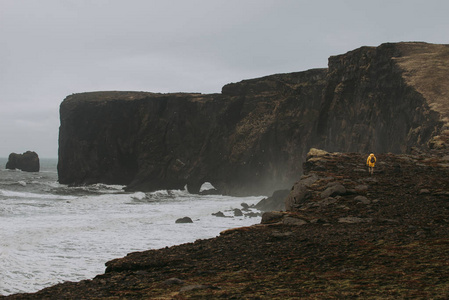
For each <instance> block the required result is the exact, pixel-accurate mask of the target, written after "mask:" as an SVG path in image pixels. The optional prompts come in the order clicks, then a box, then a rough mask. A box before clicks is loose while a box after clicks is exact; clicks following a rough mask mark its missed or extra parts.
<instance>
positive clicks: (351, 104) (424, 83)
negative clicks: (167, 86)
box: [58, 43, 449, 194]
mask: <svg viewBox="0 0 449 300" xmlns="http://www.w3.org/2000/svg"><path fill="white" fill-rule="evenodd" d="M448 56H449V46H447V45H432V44H425V43H397V44H383V45H381V46H379V47H362V48H360V49H356V50H354V51H351V52H348V53H346V54H343V55H339V56H334V57H331V58H329V67H328V69H315V70H309V71H305V72H298V73H290V74H277V75H271V76H267V77H263V78H257V79H251V80H244V81H242V82H239V83H233V84H228V85H225V86H224V87H223V89H222V92H221V93H220V94H209V95H203V94H183V93H177V94H155V93H144V92H95V93H83V94H74V95H71V96H68V97H67V98H66V99H65V100H64V101H63V102H62V104H61V107H60V117H61V127H60V137H59V164H58V173H59V181H60V182H61V183H67V184H89V183H95V182H104V183H111V184H124V185H128V188H129V189H139V190H144V191H149V190H156V189H179V188H183V187H184V186H185V185H187V186H188V188H189V190H190V191H192V192H197V191H198V190H199V188H200V186H201V184H202V183H204V182H207V181H208V182H211V183H212V184H213V185H214V186H215V187H216V188H217V189H218V190H219V191H220V192H222V193H228V194H271V192H272V191H274V190H277V189H283V188H288V187H290V186H291V185H292V184H293V182H295V181H296V180H297V179H298V178H299V177H300V175H301V173H302V163H303V161H304V159H305V156H306V154H307V152H308V150H309V149H310V148H311V147H318V148H322V149H325V150H328V151H352V152H395V153H407V152H409V151H410V149H411V148H412V147H416V148H421V149H428V148H429V147H430V148H432V147H433V148H435V147H438V148H442V147H445V146H446V143H447V134H448V131H447V122H448V120H449V118H448V116H449V101H448V98H447V96H448V93H447V92H448V89H449V88H448V87H449V85H448V83H449V65H448V61H449V60H448Z"/></svg>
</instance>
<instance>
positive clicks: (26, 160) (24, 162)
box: [5, 151, 40, 172]
mask: <svg viewBox="0 0 449 300" xmlns="http://www.w3.org/2000/svg"><path fill="white" fill-rule="evenodd" d="M5 168H6V169H10V170H14V169H18V170H22V171H25V172H39V169H40V164H39V156H38V155H37V153H36V152H34V151H27V152H25V153H23V154H17V153H11V154H10V155H9V157H8V162H7V163H6V167H5Z"/></svg>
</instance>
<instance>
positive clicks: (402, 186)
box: [4, 150, 449, 299]
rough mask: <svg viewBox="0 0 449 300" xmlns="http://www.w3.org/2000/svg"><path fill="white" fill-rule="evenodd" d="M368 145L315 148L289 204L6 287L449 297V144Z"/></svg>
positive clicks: (109, 294) (118, 295) (76, 295)
mask: <svg viewBox="0 0 449 300" xmlns="http://www.w3.org/2000/svg"><path fill="white" fill-rule="evenodd" d="M366 156H367V154H359V153H327V152H325V151H319V150H313V151H310V152H309V154H308V157H307V161H306V162H305V163H304V176H303V177H302V178H301V180H300V181H298V182H297V183H296V184H295V185H294V187H293V189H292V191H291V192H290V194H289V196H288V197H287V198H286V204H287V207H288V208H289V210H288V211H274V212H268V213H265V214H264V216H263V219H262V223H261V224H257V225H254V226H250V227H244V228H236V229H230V230H227V231H224V232H222V233H221V234H220V236H218V237H216V238H213V239H207V240H197V241H195V242H193V243H188V244H183V245H179V246H174V247H170V248H164V249H159V250H149V251H144V252H136V253H131V254H129V255H127V256H126V257H124V258H119V259H115V260H112V261H110V262H108V263H107V264H106V272H105V273H104V274H101V275H98V276H97V277H95V278H94V279H92V280H84V281H81V282H65V283H61V284H58V285H56V286H53V287H50V288H46V289H44V290H42V291H39V292H37V293H33V294H16V295H11V296H8V297H4V299H346V298H363V299H410V298H413V299H446V298H448V297H449V282H448V281H447V278H448V276H449V262H448V261H447V257H448V255H449V227H448V225H449V217H448V216H449V153H447V152H443V150H441V151H438V152H430V153H426V154H423V153H418V152H415V153H414V154H410V155H395V154H391V153H384V154H377V159H378V163H377V165H376V168H375V173H374V175H372V176H370V175H369V174H368V172H367V170H366V167H365V161H366ZM311 178H312V179H311ZM336 186H339V188H335V187H336Z"/></svg>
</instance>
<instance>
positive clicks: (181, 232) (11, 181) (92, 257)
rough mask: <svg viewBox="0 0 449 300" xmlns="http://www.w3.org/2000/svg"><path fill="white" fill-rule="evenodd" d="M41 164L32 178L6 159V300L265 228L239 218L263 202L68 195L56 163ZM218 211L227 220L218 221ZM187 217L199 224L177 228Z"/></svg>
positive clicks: (176, 193) (1, 195) (88, 189)
mask: <svg viewBox="0 0 449 300" xmlns="http://www.w3.org/2000/svg"><path fill="white" fill-rule="evenodd" d="M40 163H41V171H40V172H37V173H27V172H22V171H19V170H5V168H4V167H5V164H6V159H0V295H9V294H14V293H23V292H27V293H28V292H35V291H38V290H40V289H43V288H45V287H48V286H51V285H54V284H57V283H60V282H64V281H80V280H83V279H91V278H93V277H95V276H96V275H98V274H101V273H104V270H105V263H106V262H107V261H109V260H111V259H114V258H119V257H123V256H125V255H126V254H128V253H130V252H134V251H143V250H148V249H158V248H163V247H166V246H172V245H177V244H182V243H186V242H193V241H195V240H197V239H205V238H212V237H215V236H217V235H219V233H220V231H222V230H225V229H228V228H233V227H240V226H248V225H252V224H257V223H260V217H252V218H251V217H248V216H242V217H235V216H234V214H233V209H234V208H241V203H246V204H248V205H252V204H256V203H257V202H258V201H260V200H261V199H262V198H263V196H257V197H256V196H255V197H244V198H239V197H229V196H220V195H207V196H206V195H203V196H201V195H193V194H189V193H188V192H187V191H185V190H172V191H157V192H153V193H143V192H134V193H127V192H124V191H123V186H111V185H103V184H96V185H91V186H85V187H68V186H67V185H62V184H59V183H58V182H57V171H56V165H57V160H56V159H41V161H40ZM218 211H222V212H223V213H224V214H225V215H226V216H227V217H226V218H219V217H216V216H214V215H212V214H213V213H216V212H218ZM253 211H254V212H257V211H256V210H253ZM185 216H188V217H190V218H191V219H192V220H193V223H188V224H178V223H175V221H176V220H177V219H178V218H182V217H185Z"/></svg>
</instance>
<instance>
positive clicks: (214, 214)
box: [212, 211, 226, 218]
mask: <svg viewBox="0 0 449 300" xmlns="http://www.w3.org/2000/svg"><path fill="white" fill-rule="evenodd" d="M212 215H213V216H216V217H220V218H224V217H226V216H225V215H224V213H222V212H221V211H219V212H216V213H213V214H212Z"/></svg>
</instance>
